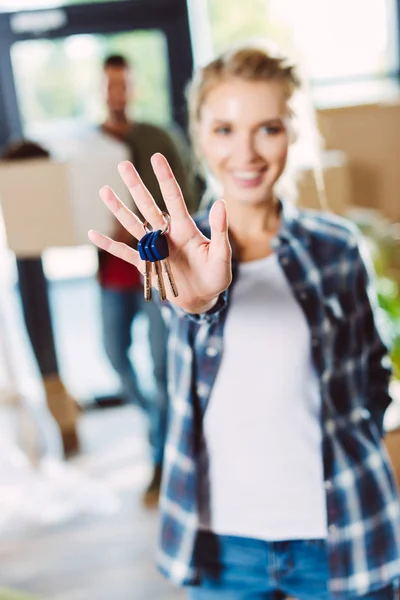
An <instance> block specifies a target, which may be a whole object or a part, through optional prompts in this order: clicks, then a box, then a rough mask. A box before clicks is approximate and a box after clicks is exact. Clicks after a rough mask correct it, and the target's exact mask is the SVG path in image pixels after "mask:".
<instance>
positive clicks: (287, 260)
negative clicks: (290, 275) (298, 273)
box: [281, 256, 289, 265]
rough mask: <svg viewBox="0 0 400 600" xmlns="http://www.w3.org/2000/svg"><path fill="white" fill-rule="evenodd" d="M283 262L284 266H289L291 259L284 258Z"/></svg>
mask: <svg viewBox="0 0 400 600" xmlns="http://www.w3.org/2000/svg"><path fill="white" fill-rule="evenodd" d="M281 262H282V264H283V265H287V264H288V262H289V259H288V258H286V256H285V257H284V258H282V260H281Z"/></svg>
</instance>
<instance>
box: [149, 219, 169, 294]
mask: <svg viewBox="0 0 400 600" xmlns="http://www.w3.org/2000/svg"><path fill="white" fill-rule="evenodd" d="M157 233H158V231H155V232H152V233H151V234H150V235H149V237H148V238H147V239H146V243H145V246H144V251H145V253H146V255H147V257H148V260H150V261H151V262H153V263H154V271H155V275H156V278H157V289H158V293H159V295H160V300H161V301H162V302H164V300H165V299H166V297H167V292H166V291H165V285H164V278H163V274H162V268H161V263H160V262H159V261H158V260H157V257H156V256H155V255H154V253H153V251H152V240H153V238H154V236H155V235H156V234H157Z"/></svg>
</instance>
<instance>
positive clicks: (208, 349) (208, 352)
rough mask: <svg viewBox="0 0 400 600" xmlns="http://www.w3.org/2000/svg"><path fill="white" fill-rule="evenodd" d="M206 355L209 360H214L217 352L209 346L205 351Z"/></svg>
mask: <svg viewBox="0 0 400 600" xmlns="http://www.w3.org/2000/svg"><path fill="white" fill-rule="evenodd" d="M206 354H207V356H209V357H210V358H214V357H215V356H217V354H218V350H217V349H216V348H213V347H212V346H209V347H208V348H207V350H206Z"/></svg>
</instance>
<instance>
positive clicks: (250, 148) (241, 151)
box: [235, 133, 258, 165]
mask: <svg viewBox="0 0 400 600" xmlns="http://www.w3.org/2000/svg"><path fill="white" fill-rule="evenodd" d="M257 156H258V153H257V147H256V143H255V139H254V136H253V135H251V134H249V133H246V134H242V135H241V136H240V137H239V138H238V139H237V143H236V144H235V158H236V159H237V160H238V161H239V162H240V163H241V164H243V165H245V164H247V163H250V162H252V161H254V160H255V159H256V158H257Z"/></svg>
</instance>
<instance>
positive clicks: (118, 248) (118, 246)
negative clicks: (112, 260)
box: [88, 229, 144, 275]
mask: <svg viewBox="0 0 400 600" xmlns="http://www.w3.org/2000/svg"><path fill="white" fill-rule="evenodd" d="M88 237H89V240H90V241H91V242H92V244H94V245H95V246H97V247H98V248H100V250H105V251H106V252H109V253H110V254H113V256H117V257H118V258H122V260H125V261H126V262H128V263H130V264H131V265H134V266H135V267H136V268H137V269H138V270H139V271H140V272H141V273H142V275H143V271H144V269H143V264H144V263H143V261H142V260H141V259H140V256H139V253H138V252H137V251H136V250H134V249H133V248H130V246H127V245H126V244H123V243H122V242H114V240H112V239H111V238H109V237H108V236H107V235H104V233H100V232H99V231H94V230H93V229H91V230H90V231H89V233H88Z"/></svg>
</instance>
